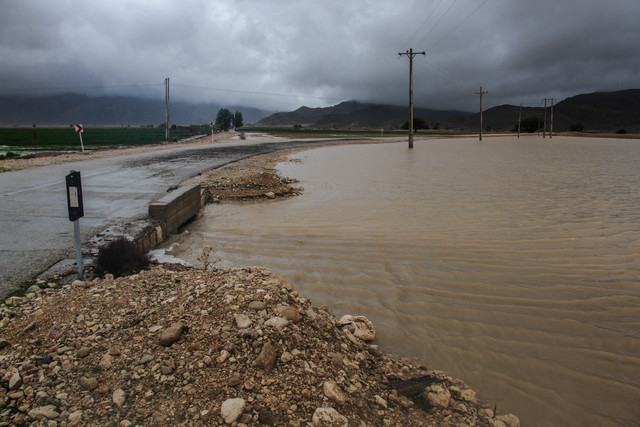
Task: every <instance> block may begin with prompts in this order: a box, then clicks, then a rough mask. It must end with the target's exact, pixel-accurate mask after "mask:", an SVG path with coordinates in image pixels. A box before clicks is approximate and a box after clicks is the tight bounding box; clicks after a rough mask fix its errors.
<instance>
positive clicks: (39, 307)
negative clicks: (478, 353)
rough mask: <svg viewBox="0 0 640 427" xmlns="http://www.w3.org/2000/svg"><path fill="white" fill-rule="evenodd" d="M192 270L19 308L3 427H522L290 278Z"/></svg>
mask: <svg viewBox="0 0 640 427" xmlns="http://www.w3.org/2000/svg"><path fill="white" fill-rule="evenodd" d="M179 269H180V270H181V271H173V270H172V267H171V266H168V265H160V266H157V267H155V268H153V269H151V270H149V271H143V272H141V273H140V274H138V275H133V276H129V277H121V278H118V279H116V280H113V279H111V278H108V277H107V278H105V279H104V280H99V279H98V280H93V281H91V282H78V281H77V282H74V283H73V284H72V285H67V286H65V287H63V288H61V289H53V288H50V287H49V284H48V283H46V282H41V283H40V285H41V286H42V287H44V289H42V290H40V289H39V288H38V287H35V288H34V289H30V290H29V292H28V294H27V296H26V297H25V298H12V299H9V300H8V301H7V303H8V304H9V305H8V306H4V307H2V308H1V309H0V311H1V312H0V317H2V321H1V322H0V378H1V380H0V407H2V408H4V409H2V411H1V412H0V425H51V423H54V424H55V425H70V426H74V425H120V426H130V425H134V424H137V425H154V426H164V425H223V424H224V423H225V422H226V423H228V424H232V423H237V424H234V425H255V426H259V425H285V426H303V425H305V426H306V425H310V423H312V424H313V425H315V426H320V425H336V426H338V425H339V426H346V425H347V423H348V425H353V426H359V425H367V426H369V425H371V426H398V425H400V426H408V425H411V426H419V425H441V424H446V425H458V424H460V423H466V425H505V423H506V424H509V425H517V424H515V421H516V420H517V418H515V417H513V416H503V417H494V414H493V411H491V410H490V409H487V408H485V407H483V406H482V405H481V404H480V403H478V400H477V398H476V396H475V393H474V392H473V391H472V390H471V389H469V388H468V387H467V386H466V385H464V383H462V381H459V380H454V379H452V378H448V377H446V376H444V375H442V374H441V373H438V372H435V371H429V370H427V369H425V368H417V367H415V366H412V365H411V364H409V363H406V362H402V361H398V360H396V359H393V358H391V357H389V356H387V355H384V354H382V353H380V352H379V351H378V350H377V349H376V348H375V347H374V346H371V345H369V344H367V343H365V342H364V341H362V340H360V339H358V338H356V337H355V336H354V334H353V333H352V332H351V331H352V330H353V329H352V328H351V326H352V325H350V324H349V323H348V322H347V323H346V324H345V323H341V322H339V321H337V320H336V318H335V317H334V316H333V315H332V314H331V312H330V310H329V309H327V308H325V307H315V306H313V305H312V304H311V302H310V301H309V300H308V299H305V298H304V297H302V296H301V295H299V294H298V292H296V291H295V290H293V289H292V288H291V286H290V285H289V284H288V283H287V282H286V280H284V279H283V278H282V277H280V276H279V275H277V274H273V273H271V272H269V271H268V270H266V269H264V268H250V269H231V270H213V271H204V270H197V269H185V267H180V268H179ZM51 286H53V285H51ZM61 307H64V309H61ZM323 420H325V421H323ZM34 422H35V424H32V423H34ZM56 423H57V424H56ZM62 423H66V424H62Z"/></svg>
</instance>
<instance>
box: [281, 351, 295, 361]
mask: <svg viewBox="0 0 640 427" xmlns="http://www.w3.org/2000/svg"><path fill="white" fill-rule="evenodd" d="M292 360H293V354H291V353H289V352H288V351H285V352H284V353H282V355H281V356H280V361H281V362H282V363H289V362H291V361H292Z"/></svg>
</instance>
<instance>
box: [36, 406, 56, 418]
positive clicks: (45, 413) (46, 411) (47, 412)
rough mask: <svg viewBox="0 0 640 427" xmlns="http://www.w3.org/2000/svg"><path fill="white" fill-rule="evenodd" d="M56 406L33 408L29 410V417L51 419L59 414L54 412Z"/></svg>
mask: <svg viewBox="0 0 640 427" xmlns="http://www.w3.org/2000/svg"><path fill="white" fill-rule="evenodd" d="M55 409H56V407H55V406H53V405H46V406H40V407H38V408H33V409H32V410H30V411H29V417H31V418H33V419H35V420H44V419H45V418H46V419H49V420H53V419H55V418H58V417H59V416H60V414H59V413H58V412H56V410H55Z"/></svg>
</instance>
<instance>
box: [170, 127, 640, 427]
mask: <svg viewBox="0 0 640 427" xmlns="http://www.w3.org/2000/svg"><path fill="white" fill-rule="evenodd" d="M294 157H296V158H297V159H299V160H300V161H298V162H289V163H286V164H282V165H281V167H280V169H281V174H282V175H285V176H289V177H295V178H298V179H300V180H301V185H302V186H304V187H305V193H304V194H303V195H302V196H300V197H297V198H294V199H287V200H278V201H271V202H261V203H251V204H222V205H210V206H207V207H206V214H205V216H204V218H202V219H200V220H198V221H196V222H194V223H193V224H191V225H190V226H189V227H188V230H187V231H186V232H185V233H183V234H181V235H179V236H176V237H175V238H172V240H171V241H169V243H168V246H167V254H170V255H174V256H176V257H179V258H182V259H184V260H186V261H187V262H189V263H192V264H195V265H197V264H198V261H197V258H198V256H199V255H200V254H201V252H202V248H203V247H205V246H212V247H213V248H214V253H215V256H216V257H217V258H220V259H221V260H222V261H220V263H219V265H222V266H247V265H261V266H265V267H267V268H269V269H271V270H273V271H276V272H279V273H281V274H282V275H284V276H285V277H287V278H288V279H289V281H290V282H291V283H292V284H294V286H295V287H296V288H297V289H299V290H300V292H301V293H302V294H303V295H305V296H307V297H309V298H311V299H312V301H313V302H314V303H315V304H317V305H328V306H330V307H332V308H333V310H334V312H335V314H336V315H338V316H339V315H342V314H345V313H350V314H363V315H365V316H367V317H368V318H370V319H371V320H372V321H373V323H374V325H375V326H376V329H377V331H378V338H377V339H376V342H377V344H379V345H380V347H381V348H382V349H383V350H385V351H387V352H391V353H394V354H397V355H401V356H407V357H412V358H416V359H418V360H419V361H420V362H421V363H423V364H425V365H427V366H430V367H433V368H437V369H441V370H445V371H446V372H447V373H449V374H451V375H453V376H457V377H460V378H462V379H463V380H465V381H466V382H467V383H468V384H470V385H471V386H472V387H474V388H475V389H476V390H477V391H478V392H479V393H480V396H481V398H483V399H485V400H488V401H490V402H492V403H496V404H497V405H498V412H499V413H500V412H501V413H506V412H512V413H515V414H517V415H518V416H520V418H521V420H522V422H523V425H637V424H638V423H639V422H640V404H639V402H640V173H639V172H640V169H639V165H640V141H637V140H615V139H591V138H587V139H579V138H562V137H554V138H553V139H552V140H549V139H541V138H537V137H525V138H520V139H516V138H509V137H502V138H485V140H484V141H483V142H482V143H478V141H477V139H471V138H469V139H449V140H430V141H417V142H416V146H415V148H414V149H413V150H408V149H407V147H406V143H400V144H384V145H359V146H346V147H327V148H321V149H315V150H310V151H307V152H304V153H300V154H298V155H296V156H294Z"/></svg>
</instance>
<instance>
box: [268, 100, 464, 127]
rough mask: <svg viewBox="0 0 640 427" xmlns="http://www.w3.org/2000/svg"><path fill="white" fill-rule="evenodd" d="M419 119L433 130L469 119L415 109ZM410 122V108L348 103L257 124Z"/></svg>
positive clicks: (457, 113) (380, 124) (448, 112)
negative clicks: (448, 121)
mask: <svg viewBox="0 0 640 427" xmlns="http://www.w3.org/2000/svg"><path fill="white" fill-rule="evenodd" d="M414 115H415V117H422V118H423V119H425V120H426V121H427V123H429V124H430V126H432V125H433V124H435V123H436V122H437V121H439V120H440V119H441V118H445V117H449V116H453V115H455V116H463V117H464V116H469V115H471V113H467V112H463V111H455V110H432V109H427V108H415V109H414ZM407 120H408V109H407V107H399V106H394V105H380V104H371V103H362V102H357V101H346V102H342V103H340V104H338V105H334V106H332V107H325V108H308V107H301V108H298V109H297V110H295V111H291V112H288V113H276V114H272V115H270V116H268V117H265V118H263V119H262V120H260V121H258V122H257V123H256V126H294V125H301V126H304V127H313V128H318V129H381V128H382V129H398V128H400V127H402V125H403V124H404V123H405V122H407Z"/></svg>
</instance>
